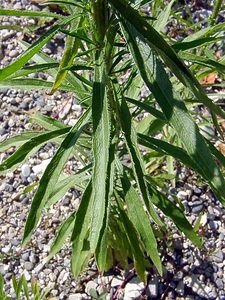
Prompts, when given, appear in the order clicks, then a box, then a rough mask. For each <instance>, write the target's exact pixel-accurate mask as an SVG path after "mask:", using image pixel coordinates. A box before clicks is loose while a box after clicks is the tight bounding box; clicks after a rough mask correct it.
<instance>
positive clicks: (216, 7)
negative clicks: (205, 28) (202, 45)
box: [210, 0, 223, 26]
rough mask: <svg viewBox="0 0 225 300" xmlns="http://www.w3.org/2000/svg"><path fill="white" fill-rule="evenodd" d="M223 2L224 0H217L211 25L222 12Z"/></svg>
mask: <svg viewBox="0 0 225 300" xmlns="http://www.w3.org/2000/svg"><path fill="white" fill-rule="evenodd" d="M222 4H223V0H216V5H215V6H214V9H213V13H212V16H211V18H210V25H211V26H212V25H214V24H215V23H216V19H217V17H218V14H219V12H220V9H221V6H222Z"/></svg>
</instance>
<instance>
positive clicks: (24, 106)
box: [19, 101, 29, 110]
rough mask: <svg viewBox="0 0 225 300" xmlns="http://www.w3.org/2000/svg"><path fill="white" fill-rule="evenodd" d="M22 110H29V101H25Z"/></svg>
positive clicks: (21, 106) (21, 105)
mask: <svg viewBox="0 0 225 300" xmlns="http://www.w3.org/2000/svg"><path fill="white" fill-rule="evenodd" d="M19 108H20V109H25V110H27V109H28V108H29V103H28V102H27V101H23V102H22V103H21V104H20V105H19Z"/></svg>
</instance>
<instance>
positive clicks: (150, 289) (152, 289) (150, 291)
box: [146, 277, 159, 299]
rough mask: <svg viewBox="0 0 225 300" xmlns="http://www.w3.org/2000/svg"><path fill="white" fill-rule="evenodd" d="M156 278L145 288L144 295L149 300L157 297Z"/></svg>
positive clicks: (157, 284)
mask: <svg viewBox="0 0 225 300" xmlns="http://www.w3.org/2000/svg"><path fill="white" fill-rule="evenodd" d="M158 286H159V283H158V278H157V277H154V278H152V279H151V280H150V281H149V283H148V286H147V290H146V294H147V295H148V296H149V297H150V299H154V298H157V297H158Z"/></svg>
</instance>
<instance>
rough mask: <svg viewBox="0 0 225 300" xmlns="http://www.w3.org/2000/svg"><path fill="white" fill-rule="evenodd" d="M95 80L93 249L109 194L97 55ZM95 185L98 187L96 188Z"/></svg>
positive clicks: (107, 134) (102, 92)
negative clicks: (107, 189) (107, 190)
mask: <svg viewBox="0 0 225 300" xmlns="http://www.w3.org/2000/svg"><path fill="white" fill-rule="evenodd" d="M96 56H97V57H96V67H95V79H94V86H93V97H92V119H93V161H94V166H93V174H92V185H93V192H92V197H93V206H92V209H91V210H92V218H91V232H90V245H91V250H92V252H94V251H95V249H96V246H97V243H98V239H99V235H100V231H101V228H102V224H103V220H104V216H105V214H106V207H107V201H108V195H107V192H106V185H107V175H108V174H107V169H108V161H109V144H110V119H109V112H108V103H107V97H106V88H105V80H106V79H105V70H104V64H103V55H102V54H101V55H100V53H99V52H98V53H97V54H96ZM95 187H98V188H95Z"/></svg>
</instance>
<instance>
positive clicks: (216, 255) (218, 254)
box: [209, 249, 224, 263]
mask: <svg viewBox="0 0 225 300" xmlns="http://www.w3.org/2000/svg"><path fill="white" fill-rule="evenodd" d="M209 259H210V260H211V261H215V262H217V263H222V262H223V259H224V255H223V251H222V250H220V249H219V250H216V251H215V252H213V253H212V254H211V255H210V257H209Z"/></svg>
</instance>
